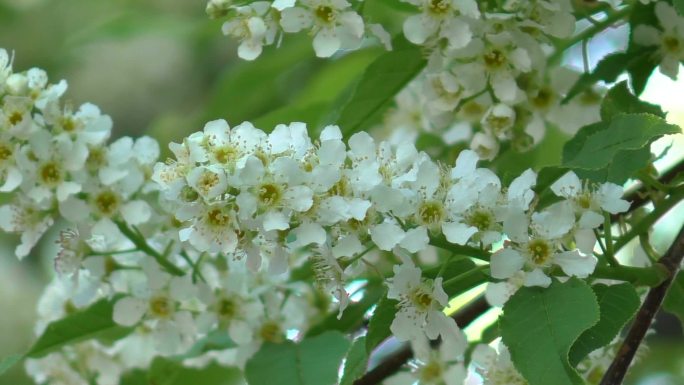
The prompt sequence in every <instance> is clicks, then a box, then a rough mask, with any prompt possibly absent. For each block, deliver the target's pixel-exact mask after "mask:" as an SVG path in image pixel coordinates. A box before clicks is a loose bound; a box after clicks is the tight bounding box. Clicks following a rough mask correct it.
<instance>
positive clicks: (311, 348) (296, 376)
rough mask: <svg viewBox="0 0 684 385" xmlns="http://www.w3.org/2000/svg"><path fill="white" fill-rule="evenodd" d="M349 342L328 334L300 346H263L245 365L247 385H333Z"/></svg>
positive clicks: (337, 335)
mask: <svg viewBox="0 0 684 385" xmlns="http://www.w3.org/2000/svg"><path fill="white" fill-rule="evenodd" d="M348 348H349V340H347V339H346V338H345V337H344V335H343V334H342V333H340V332H336V331H331V332H327V333H324V334H320V335H318V336H315V337H311V338H306V339H304V340H303V341H302V342H300V343H299V344H295V343H293V342H291V341H287V342H284V343H282V344H272V343H265V344H264V345H262V347H261V349H260V350H259V351H258V352H257V353H256V354H255V355H254V356H253V357H252V358H250V359H249V360H248V361H247V366H246V370H245V374H246V378H247V383H249V384H250V385H333V384H336V383H337V373H338V369H339V367H340V363H341V361H342V358H344V355H345V353H346V352H347V349H348Z"/></svg>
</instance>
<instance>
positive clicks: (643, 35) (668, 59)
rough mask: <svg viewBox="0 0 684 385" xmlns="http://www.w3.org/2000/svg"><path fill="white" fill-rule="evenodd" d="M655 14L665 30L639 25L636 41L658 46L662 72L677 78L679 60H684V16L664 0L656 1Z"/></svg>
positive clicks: (636, 29)
mask: <svg viewBox="0 0 684 385" xmlns="http://www.w3.org/2000/svg"><path fill="white" fill-rule="evenodd" d="M655 14H656V17H657V18H658V22H660V26H661V27H662V28H663V30H662V31H661V30H659V29H657V28H655V27H653V26H650V25H644V24H641V25H638V26H637V27H636V28H635V29H634V42H635V43H637V44H640V45H646V46H657V47H658V53H659V55H660V56H661V61H660V72H662V73H663V74H664V75H667V76H669V77H670V78H672V79H673V80H676V79H677V73H678V72H679V62H680V61H682V60H684V17H681V16H679V15H678V14H677V11H675V9H674V8H673V7H672V6H671V5H669V4H668V3H666V2H664V1H659V2H658V3H656V5H655Z"/></svg>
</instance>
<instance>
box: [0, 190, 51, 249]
mask: <svg viewBox="0 0 684 385" xmlns="http://www.w3.org/2000/svg"><path fill="white" fill-rule="evenodd" d="M53 223H54V220H53V219H52V217H51V216H50V212H49V211H48V207H46V206H45V204H39V203H35V202H33V201H31V200H29V199H25V198H19V199H17V200H16V201H15V202H14V203H12V204H8V205H4V206H0V228H2V229H3V230H4V231H7V232H12V233H18V234H21V244H20V245H19V246H17V248H16V249H15V254H16V255H17V258H19V259H22V258H24V257H25V256H27V255H28V254H29V252H30V251H31V249H32V248H33V246H35V245H36V243H38V241H39V240H40V238H41V237H42V236H43V234H44V233H45V232H46V231H47V230H48V229H49V228H50V227H51V226H52V224H53Z"/></svg>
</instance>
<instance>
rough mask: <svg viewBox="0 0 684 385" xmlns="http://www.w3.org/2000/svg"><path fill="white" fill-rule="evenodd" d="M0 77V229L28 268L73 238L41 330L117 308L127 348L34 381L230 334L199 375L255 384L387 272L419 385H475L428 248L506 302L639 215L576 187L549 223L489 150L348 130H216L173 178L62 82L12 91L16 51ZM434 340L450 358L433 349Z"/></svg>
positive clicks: (182, 151) (172, 166)
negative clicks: (474, 272) (224, 372)
mask: <svg viewBox="0 0 684 385" xmlns="http://www.w3.org/2000/svg"><path fill="white" fill-rule="evenodd" d="M464 9H465V8H464ZM459 12H461V11H459ZM425 17H427V16H425ZM430 28H432V27H430ZM436 28H437V29H435V33H437V31H442V30H444V29H445V28H448V26H446V25H442V24H440V25H439V26H438V27H436ZM0 63H4V64H2V66H1V68H0V69H2V71H0V72H1V73H2V74H3V75H2V76H3V80H4V81H3V82H2V83H0V90H1V91H0V92H1V97H2V98H1V101H2V115H1V116H2V117H3V119H2V124H3V126H2V129H1V130H0V132H1V133H2V135H3V136H2V142H0V155H2V158H1V159H0V162H2V163H0V167H2V170H3V174H2V177H3V180H2V190H3V191H4V192H14V193H15V194H13V195H12V196H11V199H12V200H11V202H10V203H8V204H6V205H4V206H2V207H0V226H1V227H2V228H3V230H5V231H10V232H16V233H21V234H22V235H21V238H22V239H21V244H20V246H19V247H18V248H17V250H16V254H17V256H19V257H20V258H21V257H23V256H25V255H27V254H28V253H29V252H30V251H31V249H32V248H33V247H34V245H35V244H36V243H37V242H38V240H39V239H40V238H41V236H42V235H43V233H44V232H45V231H46V230H47V229H48V228H49V227H50V226H52V224H53V223H54V222H55V220H56V219H58V218H62V219H64V220H66V221H67V222H68V223H69V227H70V229H68V230H64V231H62V233H61V234H60V237H59V240H58V243H59V246H60V249H59V252H58V254H57V256H56V258H55V267H56V270H57V272H58V273H59V274H58V276H57V277H56V279H55V281H54V282H53V283H52V284H51V285H50V286H49V287H48V288H47V290H46V292H45V294H44V297H43V299H42V300H41V303H40V305H39V314H40V321H39V323H38V325H37V328H36V331H37V332H38V333H41V332H43V331H44V330H45V328H46V326H47V324H48V323H49V322H51V321H54V320H58V319H61V318H63V317H64V316H66V315H68V314H71V313H72V312H74V311H76V310H78V309H82V308H84V307H87V306H90V305H93V304H95V303H98V302H99V301H105V302H109V303H113V321H114V322H115V323H116V324H119V325H121V326H124V327H126V330H128V331H129V334H128V335H127V336H125V337H123V338H121V339H119V340H117V341H116V342H115V343H114V344H112V345H109V346H105V345H102V344H100V343H98V342H84V343H81V344H78V345H74V346H69V347H67V348H65V349H63V350H61V351H58V352H54V353H52V354H50V355H48V356H46V357H44V358H41V359H36V360H30V361H28V364H27V367H28V369H29V372H30V373H31V374H32V376H33V377H34V379H35V380H36V381H38V382H45V381H48V382H51V383H68V384H80V383H89V382H88V381H89V380H90V379H93V378H96V379H97V382H98V384H102V385H104V384H116V383H118V381H119V377H120V376H121V375H122V373H125V372H127V371H129V370H131V369H133V368H139V367H146V366H147V365H149V363H150V362H151V361H152V360H153V359H154V358H155V357H156V356H178V355H183V354H190V353H189V352H193V351H194V350H195V349H194V348H193V347H194V346H197V344H198V343H199V344H200V345H201V343H202V341H203V340H206V339H208V338H212V336H214V335H215V334H216V333H219V334H221V333H222V334H221V335H224V337H225V339H228V340H229V341H230V343H229V344H226V346H224V348H223V349H220V350H216V351H204V350H201V349H200V351H199V352H194V353H192V356H188V357H187V358H189V359H192V360H194V361H193V362H195V363H196V364H198V365H199V364H202V363H207V362H210V361H218V362H221V363H222V364H224V365H231V366H236V367H240V368H242V367H244V365H245V362H246V360H247V359H249V358H250V357H251V356H252V355H254V353H255V352H256V351H258V349H259V347H260V346H261V344H262V343H263V342H264V341H268V342H281V341H284V340H285V339H298V338H301V337H302V335H303V334H304V333H306V331H307V330H309V329H310V328H311V327H312V326H313V325H315V324H316V323H317V322H319V321H320V320H321V318H323V317H324V316H325V315H326V314H328V313H329V312H330V311H335V310H337V311H339V314H340V315H341V314H342V312H343V311H344V309H345V307H346V306H347V305H349V304H350V303H352V302H353V297H354V296H353V295H352V294H353V293H349V290H350V287H352V286H353V284H354V283H356V284H358V282H362V288H363V285H364V284H365V285H370V283H369V282H370V278H369V277H371V276H375V275H377V274H378V273H379V274H380V275H382V278H381V279H382V282H383V284H384V285H385V286H386V287H387V289H388V290H387V298H388V299H390V300H395V301H396V302H397V312H396V316H395V317H394V319H393V322H392V324H391V326H390V330H391V331H392V333H393V335H394V336H395V337H396V338H397V339H399V340H402V341H409V342H410V343H411V344H412V345H413V347H414V350H415V351H416V358H417V360H416V361H415V362H414V371H413V372H412V374H411V375H412V376H414V377H415V376H417V377H418V378H419V379H420V380H421V381H423V382H424V383H440V382H441V381H446V382H447V383H454V384H455V383H460V382H461V380H462V378H464V377H465V369H464V363H463V352H464V351H465V349H466V340H465V337H464V335H463V333H462V332H461V331H460V330H459V328H458V327H457V325H456V323H455V321H454V320H453V319H452V318H450V317H448V316H446V315H445V313H444V308H445V307H446V306H447V304H448V300H449V296H448V295H447V293H446V292H445V288H444V286H443V283H444V282H443V277H442V276H441V274H438V275H437V276H430V277H429V276H427V275H426V274H423V273H424V272H423V271H422V269H421V268H420V267H419V266H420V265H419V264H418V263H417V262H418V261H419V260H420V256H421V255H422V254H424V253H427V252H428V251H430V249H431V248H433V247H434V246H433V245H436V246H437V247H441V248H446V249H448V250H450V251H451V252H457V253H460V254H465V255H467V256H471V257H478V258H480V259H483V260H484V261H487V259H488V257H489V256H490V255H491V265H490V266H489V267H490V269H491V276H492V277H493V278H494V279H496V280H505V281H503V282H498V283H495V284H493V285H491V287H496V285H504V286H505V289H506V290H505V293H507V295H510V288H511V287H513V288H514V289H515V288H517V287H519V286H520V285H522V284H524V285H540V286H544V285H548V283H549V282H550V278H549V275H551V274H557V269H554V267H556V266H559V267H560V268H561V269H562V272H563V273H565V275H567V276H579V277H586V276H588V275H589V274H590V273H591V272H592V271H593V269H594V266H595V264H596V260H595V258H594V257H593V256H592V250H593V247H594V244H595V243H596V239H595V238H594V237H593V234H594V233H593V230H594V229H596V227H597V226H598V225H599V224H600V223H601V221H602V218H603V216H604V215H605V213H617V212H621V211H624V210H626V208H627V202H625V201H623V200H621V196H622V188H621V187H619V186H616V185H612V184H603V185H600V186H590V185H586V184H585V185H583V184H582V183H581V181H580V180H579V179H578V178H577V176H576V175H574V174H573V173H569V174H567V175H565V176H564V177H562V178H560V179H559V180H558V181H557V182H556V183H555V184H554V185H553V186H552V190H553V191H554V192H555V193H556V194H557V195H558V196H559V197H561V198H563V199H562V201H561V202H557V203H554V204H553V205H551V206H548V207H546V208H539V209H538V207H537V199H536V195H535V192H534V191H533V187H534V186H535V184H536V178H537V176H536V174H535V172H533V171H532V170H527V171H525V172H524V173H522V174H521V175H520V176H518V177H517V178H515V179H514V180H513V181H512V182H511V183H510V184H508V185H507V186H504V185H503V184H502V182H501V181H500V179H499V178H498V177H497V175H496V174H495V173H494V172H492V171H491V170H489V169H486V168H480V167H478V161H479V160H480V156H479V155H478V154H477V153H476V152H474V151H471V150H464V151H462V152H461V153H460V154H459V156H458V159H457V160H456V162H455V164H454V165H453V166H451V165H446V164H442V163H438V162H435V161H433V160H432V159H431V158H430V157H429V156H428V155H427V154H426V153H424V152H420V151H418V150H417V149H416V148H415V146H414V145H413V144H412V143H411V142H403V143H401V144H399V145H392V144H391V143H390V142H380V143H376V141H375V140H374V139H373V138H372V137H371V136H370V135H369V134H367V133H365V132H359V133H356V134H354V135H352V136H351V137H350V138H349V140H347V141H344V140H343V136H342V133H341V131H340V129H339V128H338V127H337V126H328V127H325V128H324V129H323V130H322V131H321V133H320V135H319V136H318V138H317V139H312V138H311V137H310V136H309V134H308V131H307V127H306V126H305V124H303V123H290V124H281V125H278V126H276V127H275V129H273V130H272V131H271V132H270V133H266V132H264V131H262V130H260V129H258V128H256V127H254V126H253V125H252V124H251V123H249V122H244V123H242V124H239V125H237V126H234V127H231V126H230V125H229V124H228V123H227V122H226V121H223V120H215V121H211V122H209V123H207V124H206V125H205V126H204V129H203V130H202V131H199V132H195V133H193V134H191V135H189V136H188V137H186V138H184V139H183V140H182V141H181V143H171V144H170V145H169V147H170V149H171V151H172V152H173V154H174V155H175V159H169V160H167V161H166V162H163V163H162V162H158V159H157V158H158V156H159V146H158V144H157V143H156V141H154V140H153V139H151V138H148V137H142V138H139V139H136V140H134V139H131V138H128V137H124V138H120V139H117V140H115V141H113V142H108V139H109V137H110V131H111V126H112V123H111V120H110V119H109V118H108V117H107V116H104V115H102V114H101V113H100V111H99V110H98V109H97V107H95V106H93V105H90V104H85V105H83V106H81V107H80V108H79V109H78V110H76V111H75V112H74V111H73V110H72V109H71V108H70V107H69V105H68V104H64V103H62V102H61V97H62V95H63V94H64V92H65V90H66V83H65V82H60V83H57V84H49V83H48V81H47V76H46V75H45V73H44V72H43V71H41V70H38V69H31V70H29V71H26V72H23V73H13V72H12V70H11V62H10V60H9V56H8V55H7V53H6V52H5V51H0ZM496 111H497V113H499V112H500V111H504V112H505V108H503V107H501V108H499V109H497V110H496ZM502 242H503V245H504V246H503V247H502V246H501V244H502ZM497 250H498V251H497ZM471 252H473V253H474V254H472V255H471V254H470V253H471ZM492 252H494V253H493V254H492ZM380 264H385V265H388V264H389V265H390V266H392V270H393V273H394V274H393V276H392V277H386V276H385V275H384V274H383V273H382V272H381V271H379V270H378V269H377V268H376V265H380ZM483 266H485V267H486V265H483ZM306 269H309V271H311V274H309V275H308V276H307V277H313V280H315V283H316V284H315V285H312V284H311V281H312V279H311V278H302V277H301V275H302V273H301V270H306ZM298 270H299V272H298ZM483 271H487V270H483ZM296 273H297V274H296ZM517 282H520V284H519V285H517V286H516V284H517ZM357 287H358V285H357ZM490 297H492V296H491V295H490ZM494 297H495V296H494ZM494 297H492V298H494ZM498 302H502V300H499V301H498ZM438 338H439V339H441V340H442V341H443V344H442V346H443V348H440V349H432V348H430V347H429V346H430V341H431V340H436V339H438Z"/></svg>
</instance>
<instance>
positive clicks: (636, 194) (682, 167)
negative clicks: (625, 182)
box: [612, 159, 684, 220]
mask: <svg viewBox="0 0 684 385" xmlns="http://www.w3.org/2000/svg"><path fill="white" fill-rule="evenodd" d="M682 173H684V159H683V160H681V161H679V163H677V164H676V165H674V166H673V167H672V168H670V169H669V170H667V171H665V172H664V173H662V174H661V175H660V176H658V177H657V179H658V181H659V182H660V183H663V184H669V183H671V182H672V181H673V180H674V179H675V178H676V177H677V176H678V175H679V174H682ZM647 191H648V186H645V185H642V186H640V187H639V188H638V189H636V190H634V191H631V192H629V193H627V194H626V195H625V200H627V201H630V202H632V204H631V206H630V207H629V211H627V212H628V213H630V212H632V211H634V210H636V209H638V208H639V207H641V206H643V205H645V204H646V203H648V202H650V201H651V196H650V195H649V194H648V193H647ZM621 215H624V213H622V214H616V215H613V216H612V219H613V220H617V218H618V217H619V216H621Z"/></svg>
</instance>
